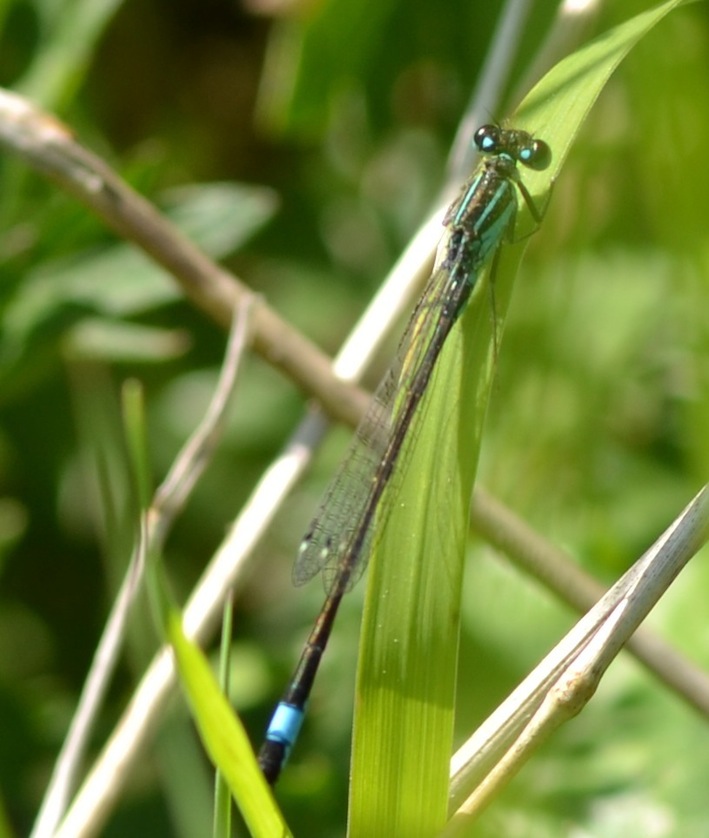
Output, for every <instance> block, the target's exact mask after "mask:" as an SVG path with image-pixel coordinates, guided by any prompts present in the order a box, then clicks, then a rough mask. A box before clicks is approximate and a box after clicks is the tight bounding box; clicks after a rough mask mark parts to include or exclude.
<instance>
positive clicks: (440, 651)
mask: <svg viewBox="0 0 709 838" xmlns="http://www.w3.org/2000/svg"><path fill="white" fill-rule="evenodd" d="M681 2H682V0H673V2H668V3H664V4H662V5H660V6H658V7H657V8H655V9H652V10H650V11H648V12H644V13H643V14H641V15H638V16H637V17H635V18H633V19H632V20H630V21H628V22H626V23H624V24H622V25H620V26H618V27H616V28H615V29H614V30H612V31H610V32H608V33H606V34H604V35H602V36H601V37H599V38H598V39H596V40H595V41H593V42H592V43H590V44H588V45H587V46H586V47H584V48H582V49H581V50H579V51H578V52H577V53H575V54H574V55H572V56H570V57H569V58H567V59H565V60H564V61H562V62H560V64H558V65H557V66H556V67H555V68H554V69H552V70H551V71H550V72H549V74H548V75H547V76H545V78H544V79H543V80H542V81H541V82H540V83H539V84H538V85H537V86H536V87H535V89H534V90H533V91H532V92H531V93H530V95H529V96H528V97H527V98H526V99H525V101H524V102H523V103H522V105H521V107H520V109H519V112H518V114H517V115H516V116H515V117H514V118H513V119H512V120H511V122H512V124H513V125H514V126H515V127H519V128H525V129H527V130H530V131H532V132H534V133H535V134H537V135H538V136H539V137H541V138H543V139H544V140H546V141H547V142H548V143H549V145H550V146H551V148H552V151H553V153H554V160H553V163H552V167H551V170H550V171H547V172H543V173H527V172H523V173H522V176H523V178H524V182H525V184H526V185H527V187H528V188H529V190H530V192H531V193H532V194H533V195H534V196H535V200H536V201H537V204H538V206H544V204H545V201H546V199H547V197H548V192H549V185H550V177H555V176H556V174H557V173H558V171H559V169H560V166H561V163H562V162H563V160H564V158H565V156H566V154H567V152H568V149H569V148H570V146H571V143H572V142H573V139H574V137H575V136H576V134H577V133H578V131H579V130H580V128H581V126H582V124H583V122H584V120H585V117H586V115H587V114H588V112H589V110H590V108H591V107H592V105H593V103H594V102H595V100H596V98H597V97H598V95H599V94H600V92H601V91H602V89H603V87H604V86H605V83H606V81H607V80H608V78H609V77H610V75H611V73H612V72H613V70H614V69H615V68H616V67H617V65H618V64H619V62H620V61H621V60H622V59H623V58H624V57H625V55H627V53H628V51H629V50H630V49H631V48H632V47H633V46H634V44H635V43H637V41H638V40H639V39H640V38H641V37H643V35H645V34H646V33H647V32H648V31H650V29H652V27H653V26H655V25H656V24H657V23H658V22H659V21H660V20H661V19H662V18H663V17H664V16H665V15H666V14H667V13H668V12H670V11H671V10H672V9H673V8H674V7H676V6H678V5H681ZM529 227H530V219H529V217H528V212H527V210H526V209H525V208H524V207H523V206H522V211H521V213H520V218H519V219H518V225H517V235H520V234H522V233H523V232H524V231H525V230H528V229H529ZM524 246H525V243H520V244H518V245H515V246H505V247H503V248H502V250H501V253H500V258H499V260H498V264H497V270H496V275H495V303H496V312H497V315H498V318H499V322H498V327H497V336H498V338H499V335H500V333H501V330H502V323H503V322H504V316H505V312H506V310H507V304H508V302H509V299H510V294H511V291H512V284H513V281H514V276H515V274H516V271H517V267H518V264H519V261H520V259H521V256H522V253H523V250H524ZM491 331H492V330H491V325H490V293H489V286H488V284H487V282H481V283H479V284H478V287H477V289H476V291H475V292H474V293H473V295H472V297H471V301H470V303H469V305H468V311H467V312H466V314H465V316H464V317H463V318H462V320H461V322H460V323H459V324H458V325H457V326H456V328H455V329H454V331H453V333H452V334H451V336H450V337H449V339H448V342H447V344H446V347H445V349H444V351H443V353H442V355H441V358H440V359H439V363H438V365H437V370H436V373H435V375H434V379H433V381H432V384H431V387H430V392H429V393H428V395H427V397H426V399H425V403H424V404H422V405H421V408H420V410H419V414H418V417H417V424H418V430H417V432H416V439H415V441H414V445H413V449H414V450H412V451H411V452H410V456H408V459H407V462H406V465H405V467H404V470H403V473H402V474H401V475H400V477H399V481H400V483H401V487H400V489H399V491H398V493H397V495H396V502H395V505H394V508H393V510H392V512H391V514H390V517H389V519H388V522H387V527H386V530H385V532H384V534H383V536H382V539H381V541H380V542H379V544H378V546H377V550H376V552H375V555H374V556H373V560H372V563H371V571H370V577H369V589H368V596H367V606H366V608H365V615H364V621H363V627H362V640H361V646H360V667H359V672H358V683H357V698H356V708H355V710H356V715H355V731H354V743H353V756H352V785H351V797H350V834H351V835H355V836H359V835H363V836H369V835H388V836H396V835H402V836H404V835H405V836H407V838H411V836H416V835H431V834H435V832H436V831H438V830H439V829H440V828H441V827H442V826H443V823H444V822H445V818H446V806H447V788H448V770H449V760H450V755H451V750H452V731H453V714H454V691H455V677H456V666H457V645H458V612H459V605H460V587H461V582H462V567H463V557H464V554H465V544H466V533H467V521H468V501H469V498H470V492H471V490H472V484H473V480H474V474H475V466H476V463H477V458H478V451H479V446H480V435H481V430H482V425H483V422H484V418H485V412H486V409H487V399H488V394H489V387H490V381H491V374H492V367H493V358H494V352H493V350H492V348H491V347H492V334H491ZM501 358H502V362H504V350H503V351H502V353H501ZM422 417H423V419H424V421H421V419H422Z"/></svg>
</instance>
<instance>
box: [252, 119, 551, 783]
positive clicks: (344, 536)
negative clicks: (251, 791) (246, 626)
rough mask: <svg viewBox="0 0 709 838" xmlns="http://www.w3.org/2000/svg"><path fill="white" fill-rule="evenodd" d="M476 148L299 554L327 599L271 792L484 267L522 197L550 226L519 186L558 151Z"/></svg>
mask: <svg viewBox="0 0 709 838" xmlns="http://www.w3.org/2000/svg"><path fill="white" fill-rule="evenodd" d="M475 144H476V146H477V147H478V149H479V150H480V152H482V153H483V154H485V155H488V156H487V157H486V158H485V159H484V160H483V161H482V163H481V164H480V166H479V167H478V169H477V171H476V172H475V174H474V175H473V177H472V178H471V179H470V181H469V182H468V183H467V184H466V185H465V186H464V188H463V190H462V192H461V194H460V196H459V197H458V198H457V200H456V201H454V203H453V204H452V205H451V206H450V208H449V209H448V211H447V213H446V215H445V217H444V220H443V223H444V225H445V226H446V228H447V236H446V238H445V240H444V241H443V243H442V245H441V249H440V250H439V259H438V261H437V265H436V267H435V268H434V270H433V273H432V275H431V278H430V279H429V280H428V283H427V285H426V288H425V289H424V292H423V295H422V297H421V300H420V301H419V303H418V305H417V307H416V309H415V311H414V313H413V315H412V316H411V319H410V320H409V324H408V326H407V328H406V331H405V333H404V336H403V338H402V340H401V343H400V344H399V350H398V352H397V355H396V360H395V361H394V363H393V364H392V366H391V367H390V369H389V371H388V372H387V374H386V375H385V377H384V379H383V381H382V383H381V384H380V385H379V387H378V388H377V391H376V393H375V395H374V397H373V399H372V403H371V405H370V408H369V409H368V411H367V413H366V415H365V417H364V418H363V420H362V422H361V423H360V425H359V427H358V429H357V432H356V434H355V438H354V441H353V442H352V444H351V446H350V448H349V451H348V453H347V455H346V457H345V459H344V460H343V462H342V465H341V466H340V468H339V469H338V472H337V474H336V475H335V477H334V478H333V480H332V482H331V484H330V486H329V488H328V489H327V491H326V493H325V495H324V497H323V500H322V502H321V504H320V507H319V508H318V512H317V514H316V516H315V518H314V519H313V522H312V523H311V525H310V527H309V529H308V531H307V533H306V534H305V537H304V538H303V541H302V543H301V546H300V550H299V552H298V557H297V559H296V563H295V566H294V569H293V580H294V582H295V583H296V584H298V585H299V584H303V583H304V582H307V581H308V580H309V579H311V578H312V577H313V576H315V575H316V574H317V573H319V572H320V571H323V574H324V580H325V588H326V591H327V598H326V600H325V603H324V605H323V608H322V610H321V611H320V614H319V616H318V618H317V620H316V622H315V625H314V626H313V629H312V630H311V632H310V636H309V637H308V640H307V642H306V644H305V647H304V649H303V652H302V654H301V658H300V661H299V663H298V666H297V668H296V671H295V673H294V676H293V678H292V680H291V682H290V684H289V686H288V688H287V690H286V692H285V694H284V696H283V698H282V699H281V701H280V703H279V704H278V707H277V708H276V711H275V713H274V715H273V718H272V719H271V723H270V725H269V727H268V731H267V733H266V739H265V741H264V743H263V745H262V747H261V751H260V753H259V764H260V766H261V769H262V770H263V773H264V775H265V777H266V779H267V780H268V781H269V782H270V783H271V784H273V783H275V782H276V780H277V779H278V776H279V774H280V772H281V769H282V767H283V765H284V763H285V760H286V758H287V756H288V752H289V751H290V749H291V747H292V745H293V743H294V742H295V739H296V737H297V735H298V732H299V730H300V726H301V723H302V720H303V715H304V711H305V704H306V702H307V700H308V696H309V695H310V691H311V688H312V686H313V682H314V680H315V676H316V673H317V669H318V666H319V664H320V660H321V658H322V655H323V652H324V651H325V646H326V645H327V642H328V639H329V637H330V632H331V630H332V626H333V624H334V621H335V617H336V616H337V611H338V608H339V606H340V602H341V600H342V597H343V595H344V594H345V593H346V592H347V591H348V590H349V589H350V588H351V587H352V585H354V583H355V582H356V581H357V580H358V579H359V578H360V576H361V575H362V573H363V571H364V568H365V566H366V563H367V560H368V558H369V552H370V548H371V539H372V529H373V526H372V525H373V522H374V519H375V516H377V526H378V527H381V526H383V524H384V522H385V520H386V510H385V509H381V506H382V503H381V501H382V497H383V495H384V493H385V490H386V488H387V486H388V485H389V484H390V481H391V477H392V474H393V473H394V471H395V469H396V467H397V463H398V461H399V455H400V454H401V451H402V448H403V445H404V442H405V440H406V438H407V435H408V433H409V430H410V428H411V426H412V421H413V419H414V415H415V413H416V411H417V409H418V406H419V404H420V403H421V400H422V398H423V396H424V394H425V392H426V388H427V386H428V384H429V381H430V380H431V375H432V372H433V369H434V366H435V364H436V360H437V359H438V356H439V355H440V352H441V349H442V348H443V345H444V343H445V340H446V338H447V337H448V335H449V333H450V331H451V329H452V327H453V325H454V323H455V322H456V321H457V319H458V317H459V316H460V314H461V312H462V311H463V310H464V308H465V305H466V303H467V301H468V299H469V297H470V294H471V292H472V290H473V288H474V286H475V284H476V282H477V279H478V277H479V275H480V273H481V269H482V267H483V266H484V265H485V263H486V262H487V260H488V258H489V257H490V256H491V255H492V254H493V253H494V252H495V251H496V250H497V248H498V246H499V245H500V244H501V242H502V241H503V239H504V238H505V236H509V237H511V234H512V231H513V228H514V222H515V216H516V211H517V195H516V189H519V191H520V193H521V195H522V197H523V199H524V201H525V203H526V204H527V206H528V208H529V211H530V212H531V214H532V216H533V218H534V220H535V221H536V222H537V223H539V222H540V221H541V216H540V213H539V212H538V210H537V208H536V206H535V205H534V202H533V200H532V197H531V195H530V194H529V192H528V191H527V189H526V187H525V186H524V184H523V183H522V181H521V179H520V176H519V172H518V171H517V163H522V164H523V165H525V166H527V167H528V168H530V169H533V170H536V171H541V170H543V169H546V168H547V167H548V166H549V163H550V162H551V151H550V149H549V146H548V145H547V144H546V143H544V142H543V141H541V140H537V139H534V137H532V136H531V135H530V134H528V133H527V132H525V131H517V130H512V129H504V128H501V127H500V126H497V125H484V126H483V127H482V128H479V129H478V130H477V131H476V133H475ZM387 500H388V501H391V498H390V497H389V498H388V499H387Z"/></svg>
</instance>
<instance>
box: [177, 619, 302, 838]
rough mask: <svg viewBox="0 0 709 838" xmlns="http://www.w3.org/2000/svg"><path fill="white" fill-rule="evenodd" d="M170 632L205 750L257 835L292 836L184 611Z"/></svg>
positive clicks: (266, 836) (244, 732) (253, 832)
mask: <svg viewBox="0 0 709 838" xmlns="http://www.w3.org/2000/svg"><path fill="white" fill-rule="evenodd" d="M166 628H167V633H168V638H169V640H170V642H171V643H172V647H173V649H174V651H175V656H176V659H177V666H178V669H179V672H180V679H181V681H182V685H183V687H184V689H185V692H186V693H187V697H188V700H189V703H190V706H191V708H192V712H193V714H194V718H195V721H196V723H197V727H198V728H199V732H200V736H201V739H202V742H203V744H204V747H205V748H206V750H207V752H208V754H209V756H210V759H211V760H212V762H213V763H214V765H216V766H218V767H219V770H220V772H221V776H222V777H223V779H224V780H225V781H226V783H227V785H228V786H229V789H230V791H231V793H232V795H233V796H234V799H235V801H236V802H237V805H238V806H239V809H240V811H241V813H242V815H243V817H244V820H245V821H246V823H247V824H248V826H249V829H250V833H251V835H254V836H264V838H271V836H274V835H275V836H286V835H290V834H291V833H290V831H289V830H288V827H287V826H286V823H285V821H284V820H283V817H282V815H281V813H280V811H279V809H278V807H277V806H276V803H275V801H274V799H273V795H272V793H271V790H270V788H269V787H268V785H267V783H266V781H265V780H264V778H263V775H262V774H261V771H260V770H259V767H258V764H257V763H256V758H255V757H254V753H253V749H252V747H251V743H250V742H249V738H248V736H247V735H246V731H245V730H244V728H243V726H242V725H241V723H240V722H239V720H238V718H237V717H236V715H235V714H234V711H233V710H232V709H231V707H230V706H229V703H228V702H227V700H226V698H225V697H224V695H223V693H222V692H221V690H220V689H219V685H218V683H217V680H216V678H215V677H214V674H213V673H212V670H211V669H210V667H209V664H208V663H207V661H206V659H205V657H204V655H203V653H202V651H201V650H200V649H199V647H198V646H196V645H195V644H193V643H191V642H190V641H189V640H188V639H187V638H186V637H185V635H184V633H183V631H182V624H181V619H180V615H179V613H178V612H176V611H174V610H173V611H170V613H169V614H168V616H167V620H166Z"/></svg>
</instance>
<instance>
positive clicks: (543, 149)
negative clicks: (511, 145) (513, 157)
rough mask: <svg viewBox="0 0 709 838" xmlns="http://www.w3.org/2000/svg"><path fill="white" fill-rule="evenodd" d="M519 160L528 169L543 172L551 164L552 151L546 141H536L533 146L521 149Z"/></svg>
mask: <svg viewBox="0 0 709 838" xmlns="http://www.w3.org/2000/svg"><path fill="white" fill-rule="evenodd" d="M517 159H518V160H519V162H520V163H524V165H525V166H527V168H529V169H534V171H535V172H541V171H543V170H544V169H546V168H547V167H548V166H549V164H550V163H551V149H550V148H549V146H548V145H547V144H546V143H545V142H544V140H534V141H533V142H532V144H531V145H528V146H525V147H524V148H522V149H520V152H519V154H518V158H517Z"/></svg>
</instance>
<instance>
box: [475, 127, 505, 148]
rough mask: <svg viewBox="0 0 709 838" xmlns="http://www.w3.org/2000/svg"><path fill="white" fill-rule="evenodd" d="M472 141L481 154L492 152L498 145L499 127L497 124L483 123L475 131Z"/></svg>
mask: <svg viewBox="0 0 709 838" xmlns="http://www.w3.org/2000/svg"><path fill="white" fill-rule="evenodd" d="M473 142H474V143H475V145H476V146H477V148H478V151H481V152H482V153H483V154H494V153H495V151H497V149H498V148H499V146H500V129H499V128H498V127H497V125H483V126H482V127H481V128H478V130H477V131H476V132H475V135H474V136H473Z"/></svg>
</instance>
